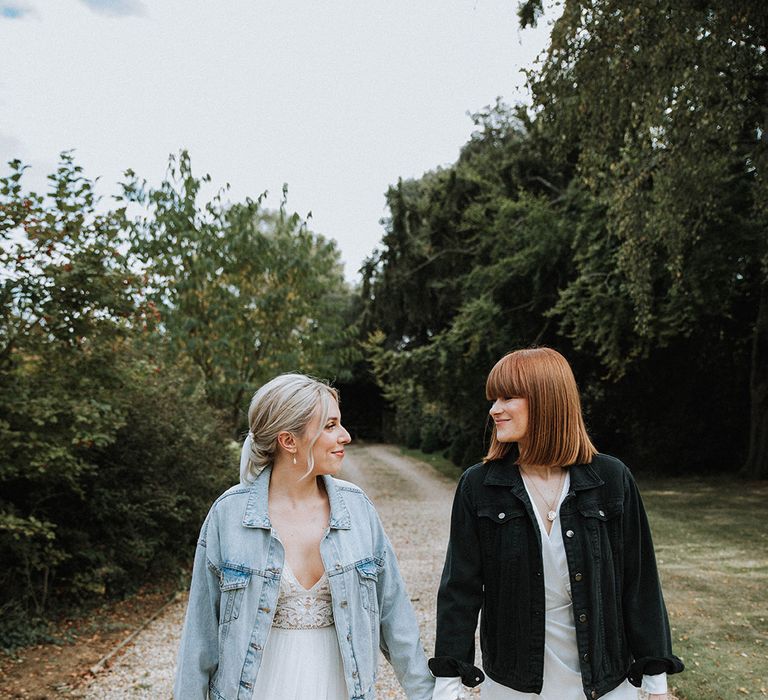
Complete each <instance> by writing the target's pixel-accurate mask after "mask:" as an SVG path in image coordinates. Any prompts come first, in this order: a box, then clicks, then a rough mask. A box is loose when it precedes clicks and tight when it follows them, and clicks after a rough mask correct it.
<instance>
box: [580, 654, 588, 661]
mask: <svg viewBox="0 0 768 700" xmlns="http://www.w3.org/2000/svg"><path fill="white" fill-rule="evenodd" d="M581 658H582V659H584V661H589V654H584V656H582V657H581Z"/></svg>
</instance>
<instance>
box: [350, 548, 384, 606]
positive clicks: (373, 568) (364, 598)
mask: <svg viewBox="0 0 768 700" xmlns="http://www.w3.org/2000/svg"><path fill="white" fill-rule="evenodd" d="M382 569H383V562H382V561H381V560H380V559H378V558H376V557H369V558H367V559H361V560H360V561H358V562H355V571H356V572H357V578H358V581H359V583H360V599H361V602H362V604H363V607H364V608H365V609H366V610H370V611H371V612H372V613H375V612H377V611H378V596H377V593H376V587H377V585H378V582H379V574H380V573H381V571H382Z"/></svg>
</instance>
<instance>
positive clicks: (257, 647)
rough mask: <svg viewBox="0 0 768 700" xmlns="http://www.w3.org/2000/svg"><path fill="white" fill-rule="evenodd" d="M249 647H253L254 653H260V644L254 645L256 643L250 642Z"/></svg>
mask: <svg viewBox="0 0 768 700" xmlns="http://www.w3.org/2000/svg"><path fill="white" fill-rule="evenodd" d="M251 646H252V647H253V648H254V649H255V650H256V651H261V644H256V642H251Z"/></svg>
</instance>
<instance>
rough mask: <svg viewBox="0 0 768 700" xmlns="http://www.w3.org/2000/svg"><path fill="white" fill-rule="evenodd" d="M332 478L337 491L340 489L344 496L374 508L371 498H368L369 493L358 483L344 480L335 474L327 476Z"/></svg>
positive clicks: (346, 498) (353, 501)
mask: <svg viewBox="0 0 768 700" xmlns="http://www.w3.org/2000/svg"><path fill="white" fill-rule="evenodd" d="M327 478H329V479H330V480H331V483H332V484H333V486H334V488H335V489H336V491H338V492H339V493H340V494H341V495H342V497H343V498H344V499H345V502H346V501H347V500H349V501H351V502H352V503H360V504H361V505H364V506H366V507H371V508H373V503H372V502H371V499H370V498H368V494H367V493H366V492H365V491H364V490H363V489H361V488H360V487H359V486H358V485H357V484H353V483H352V482H351V481H344V479H337V478H336V477H335V476H329V477H327Z"/></svg>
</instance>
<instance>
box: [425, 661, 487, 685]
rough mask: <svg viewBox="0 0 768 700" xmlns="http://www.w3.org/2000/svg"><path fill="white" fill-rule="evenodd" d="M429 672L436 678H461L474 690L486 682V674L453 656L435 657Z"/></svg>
mask: <svg viewBox="0 0 768 700" xmlns="http://www.w3.org/2000/svg"><path fill="white" fill-rule="evenodd" d="M429 670H430V671H431V673H432V675H433V676H434V677H435V678H440V677H448V678H455V677H456V676H461V682H462V683H463V684H464V685H466V686H468V687H470V688H474V687H475V686H476V685H480V684H481V683H482V682H483V681H484V680H485V674H484V673H483V672H482V671H481V670H480V669H479V668H478V667H477V666H473V665H472V664H468V663H466V661H459V660H458V659H454V658H453V657H452V656H435V657H433V658H431V659H430V660H429Z"/></svg>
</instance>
